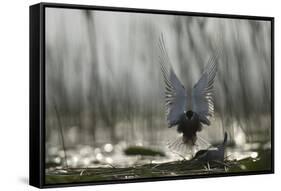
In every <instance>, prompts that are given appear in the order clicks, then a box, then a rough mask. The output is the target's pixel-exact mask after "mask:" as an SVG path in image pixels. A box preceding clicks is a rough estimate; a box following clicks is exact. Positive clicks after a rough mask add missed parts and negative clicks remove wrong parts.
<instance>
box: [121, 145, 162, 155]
mask: <svg viewBox="0 0 281 191" xmlns="http://www.w3.org/2000/svg"><path fill="white" fill-rule="evenodd" d="M124 153H125V154H126V155H128V156H130V155H140V156H162V157H164V156H165V154H164V152H162V151H160V150H154V149H151V148H146V147H142V146H131V147H128V148H126V149H125V150H124Z"/></svg>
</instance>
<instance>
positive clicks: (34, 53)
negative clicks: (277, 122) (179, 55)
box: [29, 3, 274, 188]
mask: <svg viewBox="0 0 281 191" xmlns="http://www.w3.org/2000/svg"><path fill="white" fill-rule="evenodd" d="M49 7H52V8H67V9H83V10H86V9H87V10H102V11H117V12H132V13H152V14H166V15H183V16H200V17H215V18H230V19H249V20H259V21H260V20H263V21H269V22H270V23H271V128H272V130H271V145H272V147H271V148H272V152H271V160H272V161H271V170H268V171H254V172H237V173H227V174H225V173H223V174H209V175H208V176H206V175H192V176H190V175H189V176H177V177H160V178H158V177H157V178H142V179H131V180H114V181H96V182H83V183H63V184H56V185H47V184H45V123H44V121H45V9H46V8H49ZM29 13H30V17H29V18H30V36H29V38H30V82H29V83H30V100H29V101H30V130H29V136H30V139H29V150H30V151H29V169H30V170H29V184H30V185H32V186H35V187H38V188H52V187H66V186H83V185H99V184H116V183H128V182H148V181H163V180H177V179H191V178H207V177H208V178H209V177H225V176H241V175H256V174H271V173H274V18H273V17H261V16H249V15H230V14H214V13H196V12H184V11H169V10H152V9H134V8H121V7H103V6H92V5H73V4H57V3H39V4H36V5H32V6H30V9H29Z"/></svg>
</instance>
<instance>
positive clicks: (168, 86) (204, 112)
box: [159, 35, 218, 146]
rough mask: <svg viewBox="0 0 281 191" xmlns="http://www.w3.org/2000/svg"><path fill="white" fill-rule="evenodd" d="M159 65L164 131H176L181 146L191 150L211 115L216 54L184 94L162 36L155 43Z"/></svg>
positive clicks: (184, 90)
mask: <svg viewBox="0 0 281 191" xmlns="http://www.w3.org/2000/svg"><path fill="white" fill-rule="evenodd" d="M159 50H160V51H159V52H160V54H159V61H160V66H161V71H162V74H163V79H164V82H165V83H164V84H165V102H166V119H167V123H168V127H169V128H171V127H177V131H178V132H179V133H181V134H182V137H180V141H181V144H183V145H187V146H194V145H195V142H196V140H197V135H196V134H197V132H199V131H201V130H202V125H203V124H204V125H208V126H209V125H210V124H211V123H210V120H209V119H210V117H212V116H213V114H214V97H213V91H214V80H215V76H216V73H217V57H218V52H216V54H214V55H213V56H211V58H210V59H209V60H208V64H207V65H206V67H205V69H204V72H203V73H202V75H201V77H200V79H199V80H198V82H197V83H196V84H195V85H194V86H193V88H191V90H190V91H187V90H186V89H185V87H184V86H183V85H182V83H181V82H180V80H179V78H178V77H177V75H176V73H175V72H174V70H173V68H172V65H171V62H170V59H169V56H168V53H167V50H166V47H165V42H164V38H163V35H161V38H160V39H159Z"/></svg>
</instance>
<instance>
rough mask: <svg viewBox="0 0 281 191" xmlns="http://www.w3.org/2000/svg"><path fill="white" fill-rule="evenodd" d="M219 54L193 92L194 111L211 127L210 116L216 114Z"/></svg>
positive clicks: (211, 60) (212, 60) (213, 57)
mask: <svg viewBox="0 0 281 191" xmlns="http://www.w3.org/2000/svg"><path fill="white" fill-rule="evenodd" d="M217 57H218V52H217V53H216V54H215V55H214V56H212V57H211V58H210V60H209V62H208V65H207V67H206V69H205V70H204V73H203V74H202V76H201V78H200V79H199V81H198V82H197V83H196V84H195V86H194V87H193V90H192V110H193V111H194V112H195V113H197V114H198V115H199V119H200V121H201V122H202V123H204V124H206V125H210V121H209V119H208V116H213V114H214V101H213V89H214V80H215V76H216V72H217V62H216V59H217Z"/></svg>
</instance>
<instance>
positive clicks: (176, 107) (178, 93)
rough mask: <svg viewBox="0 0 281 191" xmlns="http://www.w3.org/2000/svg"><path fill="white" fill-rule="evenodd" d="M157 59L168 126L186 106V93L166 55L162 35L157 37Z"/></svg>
mask: <svg viewBox="0 0 281 191" xmlns="http://www.w3.org/2000/svg"><path fill="white" fill-rule="evenodd" d="M159 49H160V55H159V61H160V66H161V70H162V74H163V78H164V82H165V97H166V116H167V121H168V125H169V127H172V126H174V125H177V124H178V122H179V120H180V117H181V116H182V115H183V114H184V111H185V110H186V108H187V100H188V99H187V93H186V90H185V88H184V86H183V85H182V84H181V82H180V81H179V79H178V78H177V76H176V74H175V72H174V70H173V68H172V66H171V63H170V59H169V57H168V54H167V51H166V47H165V43H164V39H163V35H161V38H160V39H159Z"/></svg>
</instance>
